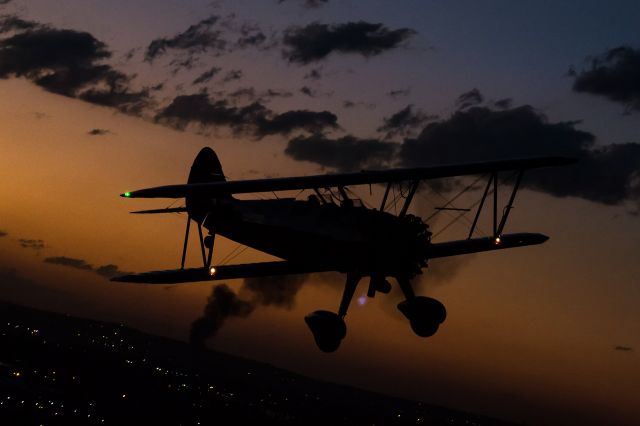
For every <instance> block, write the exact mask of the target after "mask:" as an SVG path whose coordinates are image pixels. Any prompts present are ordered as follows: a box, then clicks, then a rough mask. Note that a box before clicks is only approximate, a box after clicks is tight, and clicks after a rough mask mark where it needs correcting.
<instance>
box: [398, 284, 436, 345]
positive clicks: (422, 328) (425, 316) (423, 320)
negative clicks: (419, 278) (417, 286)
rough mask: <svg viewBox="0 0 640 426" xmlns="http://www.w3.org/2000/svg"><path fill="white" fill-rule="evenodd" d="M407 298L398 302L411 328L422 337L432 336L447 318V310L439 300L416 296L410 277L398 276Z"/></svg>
mask: <svg viewBox="0 0 640 426" xmlns="http://www.w3.org/2000/svg"><path fill="white" fill-rule="evenodd" d="M398 283H399V284H400V289H401V290H402V292H403V293H404V297H405V298H406V300H405V301H404V302H400V303H398V310H399V311H400V312H402V314H403V315H404V316H405V317H406V318H407V319H408V320H409V324H410V325H411V329H412V330H413V332H414V333H415V334H417V335H418V336H420V337H431V336H433V335H434V334H436V332H437V331H438V328H440V324H442V323H443V322H444V320H445V319H446V318H447V310H446V309H445V307H444V305H443V304H442V303H440V302H439V301H438V300H436V299H433V298H431V297H425V296H416V295H415V293H414V292H413V287H411V283H410V282H409V280H408V279H403V278H398Z"/></svg>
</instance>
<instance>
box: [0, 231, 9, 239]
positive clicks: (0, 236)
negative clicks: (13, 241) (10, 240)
mask: <svg viewBox="0 0 640 426" xmlns="http://www.w3.org/2000/svg"><path fill="white" fill-rule="evenodd" d="M7 235H9V233H8V232H6V231H3V230H2V229H0V238H2V237H6V236H7Z"/></svg>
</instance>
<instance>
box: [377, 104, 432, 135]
mask: <svg viewBox="0 0 640 426" xmlns="http://www.w3.org/2000/svg"><path fill="white" fill-rule="evenodd" d="M437 118H438V117H437V116H434V115H428V114H425V113H424V112H422V111H420V110H415V109H414V108H413V105H407V106H406V107H405V108H403V109H401V110H400V111H398V112H396V113H395V114H393V115H391V116H390V117H385V118H384V120H383V124H382V126H380V127H378V129H377V130H378V132H381V133H384V134H385V138H387V139H389V138H393V137H396V136H404V137H408V136H413V134H414V132H415V130H416V129H417V128H418V127H422V126H423V125H424V124H425V123H426V122H427V121H431V120H435V119H437Z"/></svg>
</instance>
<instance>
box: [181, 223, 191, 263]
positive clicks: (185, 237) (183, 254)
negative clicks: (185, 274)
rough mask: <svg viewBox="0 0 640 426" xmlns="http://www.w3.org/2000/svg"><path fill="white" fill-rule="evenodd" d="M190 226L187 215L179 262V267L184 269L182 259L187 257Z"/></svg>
mask: <svg viewBox="0 0 640 426" xmlns="http://www.w3.org/2000/svg"><path fill="white" fill-rule="evenodd" d="M190 228H191V216H189V215H187V230H186V231H185V233H184V245H183V246H182V262H180V269H184V261H185V259H186V258H187V242H189V229H190Z"/></svg>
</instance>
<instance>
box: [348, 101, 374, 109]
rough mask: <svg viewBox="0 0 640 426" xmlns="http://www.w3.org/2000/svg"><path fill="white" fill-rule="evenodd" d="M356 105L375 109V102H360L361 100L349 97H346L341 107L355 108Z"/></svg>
mask: <svg viewBox="0 0 640 426" xmlns="http://www.w3.org/2000/svg"><path fill="white" fill-rule="evenodd" d="M356 106H361V107H364V108H367V109H376V104H374V103H372V102H362V101H359V102H355V101H351V100H349V99H346V100H344V101H343V102H342V107H343V108H345V109H349V108H355V107H356Z"/></svg>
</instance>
